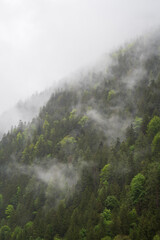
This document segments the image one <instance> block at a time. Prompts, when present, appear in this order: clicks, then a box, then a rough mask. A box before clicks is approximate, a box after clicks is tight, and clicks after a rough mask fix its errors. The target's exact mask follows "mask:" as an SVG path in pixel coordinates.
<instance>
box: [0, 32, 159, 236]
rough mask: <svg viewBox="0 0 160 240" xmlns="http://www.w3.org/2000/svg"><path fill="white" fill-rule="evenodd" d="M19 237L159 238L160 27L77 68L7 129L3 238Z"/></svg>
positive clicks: (1, 173)
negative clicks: (86, 66) (33, 113)
mask: <svg viewBox="0 0 160 240" xmlns="http://www.w3.org/2000/svg"><path fill="white" fill-rule="evenodd" d="M24 107H25V106H24ZM21 108H23V103H22V105H21ZM10 239H11V240H159V239H160V34H159V31H156V32H154V33H152V34H148V35H145V36H142V37H139V38H138V39H136V40H134V41H130V42H129V43H126V44H124V45H123V46H121V47H119V48H117V49H115V50H114V51H112V52H111V53H110V54H109V55H108V56H106V55H105V57H104V58H103V59H102V61H101V63H99V64H98V63H97V66H96V65H95V66H94V67H90V68H89V69H88V70H84V71H80V72H79V73H76V74H74V75H73V76H72V81H66V83H65V84H64V85H63V86H62V87H59V88H57V89H56V90H54V91H53V92H52V95H51V97H50V99H49V100H48V102H47V103H46V104H45V105H44V106H42V107H41V108H40V111H39V113H38V114H37V116H36V117H34V118H33V119H32V120H31V121H30V122H28V121H21V120H20V121H19V124H18V125H17V126H16V127H15V126H13V127H11V129H10V130H9V131H8V132H6V133H4V134H3V136H2V139H1V141H0V240H10Z"/></svg>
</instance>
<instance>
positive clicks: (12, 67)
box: [0, 0, 160, 133]
mask: <svg viewBox="0 0 160 240" xmlns="http://www.w3.org/2000/svg"><path fill="white" fill-rule="evenodd" d="M159 7H160V2H159V1H158V0H154V1H151V0H141V1H137V0H136V1H133V0H130V1H127V0H121V1H120V0H113V1H108V0H100V1H98V0H82V1H79V0H76V1H73V0H68V1H64V0H52V1H51V0H47V1H44V0H40V1H39V0H34V1H31V0H29V1H25V0H2V1H1V2H0V31H1V35H0V53H1V54H0V64H1V68H0V80H1V87H0V114H1V117H0V118H1V129H0V131H1V132H2V133H3V132H5V131H7V130H8V129H9V128H10V127H11V125H16V124H18V121H19V120H23V121H29V120H31V119H32V117H34V116H36V115H37V114H38V112H39V108H40V107H41V106H43V105H44V104H45V103H46V101H47V100H48V99H49V96H50V94H48V97H46V98H45V100H44V99H43V98H42V100H40V98H39V101H38V102H39V104H37V107H36V108H34V107H35V105H36V101H35V103H33V106H31V108H32V110H33V111H31V113H30V111H29V112H27V111H26V112H25V113H24V109H21V112H20V111H19V108H18V107H17V106H19V105H18V104H17V102H19V101H20V100H21V101H23V102H25V101H27V99H29V97H30V96H31V95H33V94H35V92H37V93H40V92H43V91H44V90H45V89H47V88H50V87H51V88H52V90H53V89H56V88H57V86H59V84H62V82H63V81H62V80H61V79H63V78H65V77H67V76H71V75H72V73H73V72H76V71H78V70H79V69H81V68H83V67H86V66H89V65H92V64H93V63H95V62H96V61H97V59H100V58H101V56H103V55H104V54H105V53H109V52H110V51H112V50H113V49H115V48H116V47H117V46H119V45H120V44H122V43H124V42H125V41H130V40H132V39H134V38H137V37H139V36H140V35H141V34H144V33H147V32H149V31H150V30H153V29H156V28H157V27H158V26H159V22H160V15H159ZM140 71H141V70H140ZM133 74H136V73H133ZM131 85H132V83H131ZM16 104H17V105H16ZM15 105H16V106H15ZM28 105H29V104H28ZM17 109H18V110H17ZM6 111H9V112H10V113H11V112H12V114H9V117H8V115H7V113H4V112H6ZM27 114H28V116H27ZM11 115H12V116H11Z"/></svg>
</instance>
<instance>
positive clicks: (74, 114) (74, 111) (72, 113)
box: [69, 109, 77, 120]
mask: <svg viewBox="0 0 160 240" xmlns="http://www.w3.org/2000/svg"><path fill="white" fill-rule="evenodd" d="M76 113H77V110H76V109H73V110H72V112H70V115H69V120H72V119H74V118H75V116H76Z"/></svg>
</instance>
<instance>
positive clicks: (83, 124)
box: [78, 115, 88, 127]
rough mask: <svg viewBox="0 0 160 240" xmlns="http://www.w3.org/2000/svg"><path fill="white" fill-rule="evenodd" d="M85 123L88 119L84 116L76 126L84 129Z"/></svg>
mask: <svg viewBox="0 0 160 240" xmlns="http://www.w3.org/2000/svg"><path fill="white" fill-rule="evenodd" d="M87 122H88V117H87V116H85V115H84V116H83V117H82V118H81V119H80V120H79V122H78V124H79V125H81V127H84V126H85V124H86V123H87Z"/></svg>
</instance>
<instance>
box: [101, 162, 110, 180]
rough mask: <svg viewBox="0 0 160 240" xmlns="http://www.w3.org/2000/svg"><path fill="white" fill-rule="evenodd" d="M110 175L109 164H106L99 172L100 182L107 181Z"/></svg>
mask: <svg viewBox="0 0 160 240" xmlns="http://www.w3.org/2000/svg"><path fill="white" fill-rule="evenodd" d="M109 177H110V164H106V165H105V166H104V167H103V169H102V170H101V173H100V182H101V183H102V184H103V183H105V181H108V180H109Z"/></svg>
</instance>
